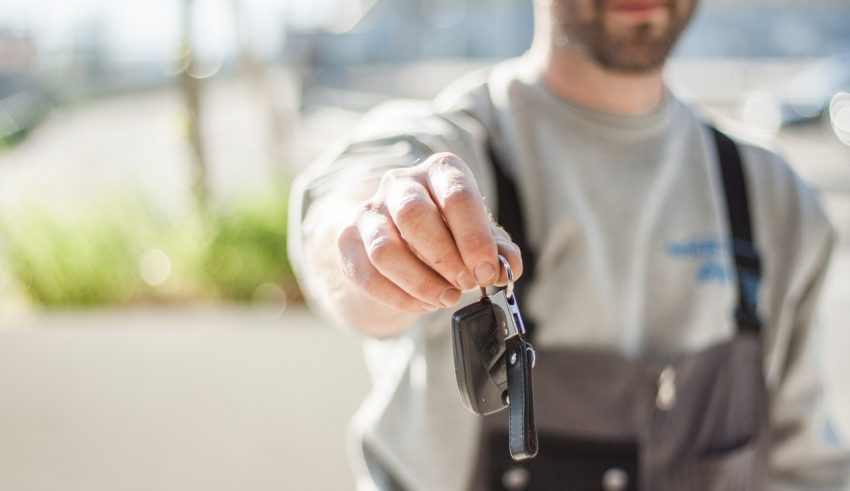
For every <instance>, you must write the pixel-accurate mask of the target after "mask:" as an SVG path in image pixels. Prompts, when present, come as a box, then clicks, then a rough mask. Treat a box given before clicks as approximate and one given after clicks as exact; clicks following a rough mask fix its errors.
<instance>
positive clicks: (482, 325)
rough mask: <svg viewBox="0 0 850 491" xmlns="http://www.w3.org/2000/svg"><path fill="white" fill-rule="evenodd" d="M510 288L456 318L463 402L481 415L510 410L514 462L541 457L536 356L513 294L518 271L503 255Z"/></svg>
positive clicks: (456, 359) (455, 340) (457, 364)
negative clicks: (534, 381) (535, 393)
mask: <svg viewBox="0 0 850 491" xmlns="http://www.w3.org/2000/svg"><path fill="white" fill-rule="evenodd" d="M499 259H500V260H501V262H502V265H503V267H504V268H505V273H506V275H507V278H508V286H507V287H506V288H502V289H499V290H497V291H496V292H495V293H493V294H487V292H486V291H485V290H484V289H482V295H481V298H480V299H479V300H478V301H477V302H475V303H473V304H472V305H468V306H466V307H464V308H462V309H460V310H458V311H457V312H455V313H454V315H452V345H453V350H454V362H455V376H456V377H457V385H458V389H460V396H461V400H462V401H463V403H464V404H465V405H466V407H467V408H469V409H470V410H471V411H472V412H474V413H476V414H479V415H482V416H484V415H487V414H492V413H495V412H497V411H500V410H502V409H504V408H506V407H510V417H509V425H508V426H509V428H508V433H509V442H508V448H509V450H510V453H511V457H513V459H514V460H523V459H528V458H531V457H534V456H535V455H537V428H536V426H535V423H534V396H533V384H532V369H533V367H534V362H535V356H536V355H535V352H534V348H532V346H531V343H529V342H528V341H527V340H526V339H525V334H526V330H525V325H524V323H523V321H522V315H521V314H520V311H519V305H518V303H517V299H516V296H515V295H514V292H513V290H514V284H513V273H512V272H511V268H510V265H509V264H508V261H507V260H506V259H505V258H503V257H501V256H499Z"/></svg>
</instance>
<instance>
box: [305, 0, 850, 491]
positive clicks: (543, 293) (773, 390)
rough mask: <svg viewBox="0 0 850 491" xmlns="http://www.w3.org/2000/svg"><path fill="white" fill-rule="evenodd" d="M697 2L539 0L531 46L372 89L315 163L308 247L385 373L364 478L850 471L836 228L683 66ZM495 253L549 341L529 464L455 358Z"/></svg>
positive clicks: (348, 322) (784, 477)
mask: <svg viewBox="0 0 850 491" xmlns="http://www.w3.org/2000/svg"><path fill="white" fill-rule="evenodd" d="M695 3H696V0H548V1H546V0H539V1H538V2H537V3H535V15H536V21H535V37H534V42H533V45H532V47H531V49H530V50H529V51H528V52H527V53H526V54H525V55H524V56H522V57H520V58H518V59H513V60H507V61H504V62H502V63H499V64H497V65H496V66H494V67H492V68H490V69H487V70H484V71H481V72H477V73H473V74H470V75H469V76H467V77H464V78H463V79H461V80H460V81H458V82H456V83H454V84H452V85H451V86H450V87H448V88H447V89H445V91H444V92H443V93H442V94H441V95H440V96H439V97H438V98H437V99H436V100H434V101H433V102H432V103H429V104H414V103H393V104H388V105H385V106H383V107H380V108H377V109H375V110H374V111H372V112H371V113H370V114H369V115H368V116H367V117H366V118H365V119H364V121H363V122H362V124H361V125H360V126H359V127H358V128H357V129H356V130H355V131H354V132H353V134H352V135H350V137H349V138H348V139H347V140H346V141H345V142H343V144H342V145H340V146H339V148H336V149H334V150H333V151H331V152H329V154H328V155H326V156H325V157H324V158H322V159H320V161H318V162H316V163H315V164H314V165H313V166H312V167H311V168H310V169H309V170H308V171H307V172H305V173H304V174H303V175H302V176H300V177H299V179H298V180H297V182H296V184H295V188H294V191H293V201H292V217H291V220H290V224H291V225H290V226H291V227H292V230H291V233H290V238H291V239H290V253H291V255H292V262H293V265H294V266H295V268H296V273H297V274H298V277H299V280H300V281H301V284H302V287H303V288H304V290H305V291H306V293H307V294H308V298H309V299H311V302H312V305H313V306H315V307H316V308H318V309H321V310H322V311H323V312H325V313H327V314H328V315H329V316H330V317H331V318H332V319H334V320H335V321H336V322H338V323H339V324H341V325H344V326H347V327H349V328H351V329H353V330H355V331H359V332H360V333H362V334H363V335H364V343H365V345H366V350H365V352H366V355H367V361H368V362H369V364H370V369H371V370H370V373H371V374H372V375H373V377H374V381H373V382H374V385H373V390H372V391H371V393H370V394H369V396H368V398H367V400H366V401H365V402H364V403H363V405H362V407H361V409H360V410H359V412H358V414H357V415H356V416H355V418H354V420H353V421H352V426H351V428H352V441H353V443H354V445H352V448H353V449H354V450H355V451H354V452H353V454H354V462H355V470H356V475H357V476H358V483H357V484H358V487H359V489H364V490H365V489H372V490H374V489H382V490H386V489H410V490H441V491H444V490H460V489H482V490H494V489H508V490H519V489H533V490H547V489H557V490H565V489H566V490H584V489H606V490H625V489H643V490H651V491H658V490H703V489H704V490H737V489H771V490H778V489H789V490H790V489H795V490H809V489H843V488H844V487H846V486H847V473H848V469H849V468H850V464H848V453H847V449H846V446H845V445H844V444H843V443H842V441H841V440H840V439H839V437H838V435H837V434H836V432H835V431H834V430H833V428H832V426H830V424H829V422H828V418H827V417H826V414H825V412H824V400H823V396H822V393H821V390H820V378H819V377H820V376H819V374H818V372H817V368H816V367H817V364H818V363H817V362H818V360H817V357H818V352H817V349H816V346H815V341H814V339H815V335H814V323H813V317H814V312H815V305H816V303H817V299H818V294H819V291H820V287H821V284H822V282H823V278H824V275H825V272H826V270H827V265H828V262H829V257H830V251H831V249H832V245H833V241H834V232H833V229H832V228H831V226H830V224H829V223H828V221H827V218H826V217H825V215H824V213H823V211H822V209H821V207H820V205H819V204H818V202H817V199H816V194H815V193H814V192H813V191H812V190H811V189H809V188H808V187H807V186H806V185H805V184H804V183H803V182H802V181H801V180H800V179H799V178H798V177H797V176H796V175H795V174H794V173H793V172H792V171H791V169H790V168H789V166H788V165H787V163H786V162H784V161H783V160H782V159H781V158H780V157H778V156H777V155H775V154H774V153H771V152H770V151H768V150H766V149H764V148H761V147H758V146H756V145H753V144H750V143H746V142H744V141H741V140H740V139H738V138H734V139H732V138H729V137H728V136H726V135H725V134H724V133H721V132H720V131H718V130H716V129H715V128H713V127H712V126H711V125H710V124H709V123H707V122H705V121H703V120H702V119H701V118H700V116H698V115H697V113H696V112H695V111H694V110H693V109H692V108H691V107H689V106H688V105H687V104H685V103H683V102H682V101H681V100H679V99H678V98H677V97H676V96H675V95H674V94H672V93H671V91H670V90H669V89H668V88H667V86H666V85H665V82H664V77H663V67H664V63H665V60H666V59H667V57H668V55H669V54H670V51H671V49H672V48H673V46H674V44H675V42H676V40H677V39H678V37H679V35H680V34H681V32H682V31H683V29H684V28H685V26H686V25H687V23H688V21H689V19H690V18H691V14H692V13H693V11H694V8H695ZM491 212H492V213H493V214H495V216H493V215H492V214H491ZM503 226H504V228H503ZM505 229H507V230H505ZM498 255H502V256H503V257H504V258H506V259H507V261H508V263H509V264H510V267H511V269H512V270H513V273H514V275H515V276H517V277H518V276H519V275H522V274H523V272H524V273H525V274H524V277H523V278H521V279H520V280H519V281H518V285H519V284H522V285H524V288H523V291H522V295H521V296H520V299H521V302H522V303H523V309H524V313H525V315H526V316H527V318H528V319H529V320H531V321H533V323H534V329H533V331H532V332H531V333H530V334H531V336H532V338H533V342H534V345H535V347H537V352H538V354H537V364H536V367H535V369H534V383H535V401H534V404H535V407H536V411H537V428H538V431H539V449H540V450H539V454H538V456H537V457H536V458H534V459H530V460H526V461H523V462H519V463H517V462H513V461H511V460H510V458H509V457H508V455H507V450H506V448H505V447H506V445H505V443H506V441H507V436H506V423H505V420H504V419H503V418H500V417H498V416H487V417H484V418H481V417H478V416H476V415H474V414H472V413H470V412H468V411H467V410H466V409H465V408H464V407H463V406H462V404H461V403H460V398H459V397H458V393H457V385H456V380H455V373H454V370H453V358H452V339H451V332H450V326H451V320H450V316H451V313H452V311H453V310H455V309H456V308H457V307H458V306H459V305H460V304H465V303H467V302H473V301H475V298H476V292H477V290H478V288H479V287H486V286H491V285H494V284H497V285H498V284H504V283H505V281H506V276H505V274H504V270H503V268H502V267H501V266H500V263H499V259H498ZM464 292H469V293H468V294H464ZM341 383H344V382H341Z"/></svg>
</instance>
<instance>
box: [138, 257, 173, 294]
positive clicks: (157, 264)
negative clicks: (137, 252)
mask: <svg viewBox="0 0 850 491" xmlns="http://www.w3.org/2000/svg"><path fill="white" fill-rule="evenodd" d="M139 273H140V274H141V275H142V279H143V280H144V281H145V283H147V284H148V285H150V286H160V285H162V284H164V283H165V282H166V281H168V278H169V277H170V276H171V260H170V259H169V258H168V255H167V254H166V253H164V252H163V251H161V250H159V249H151V250H149V251H146V252H145V253H144V254H142V257H141V258H140V259H139Z"/></svg>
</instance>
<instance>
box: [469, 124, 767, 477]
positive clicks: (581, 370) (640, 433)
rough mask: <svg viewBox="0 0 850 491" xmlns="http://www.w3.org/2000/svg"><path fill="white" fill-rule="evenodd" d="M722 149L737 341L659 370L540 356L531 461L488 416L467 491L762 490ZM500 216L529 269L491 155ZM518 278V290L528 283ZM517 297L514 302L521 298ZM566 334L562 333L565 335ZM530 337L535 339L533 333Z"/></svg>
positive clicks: (737, 168)
mask: <svg viewBox="0 0 850 491" xmlns="http://www.w3.org/2000/svg"><path fill="white" fill-rule="evenodd" d="M712 132H713V134H714V138H715V141H716V144H717V149H718V157H719V158H718V163H719V166H720V170H721V175H722V179H723V187H724V192H725V198H726V207H727V211H728V216H729V223H730V229H731V230H730V236H731V239H732V240H731V242H730V243H731V244H732V245H733V246H732V247H731V249H732V253H733V256H734V264H735V272H736V277H737V290H738V304H737V308H736V310H735V312H734V313H730V315H734V316H735V322H736V325H737V332H736V335H735V336H734V337H733V338H732V339H731V340H728V341H725V342H722V343H718V344H715V345H712V346H709V347H707V348H705V349H703V350H701V351H696V352H688V353H682V354H681V355H679V356H675V357H673V358H671V359H669V360H665V361H664V362H659V361H650V360H632V359H627V358H625V357H623V356H621V355H619V354H618V353H614V352H604V351H589V350H584V349H565V348H556V349H546V348H545V347H543V348H542V349H538V350H537V353H538V355H537V365H536V367H535V369H534V385H535V387H534V398H535V401H534V405H535V411H536V419H537V429H538V435H539V449H540V450H539V453H538V456H537V457H536V458H534V459H530V460H526V461H522V462H514V461H513V460H511V458H510V456H509V455H508V452H507V451H506V442H507V440H508V434H507V430H506V429H507V414H506V413H507V412H506V411H502V412H500V413H497V414H494V415H491V416H487V417H485V418H484V423H483V425H482V433H481V439H480V444H479V445H480V448H479V452H478V461H477V464H476V467H475V469H474V471H473V477H472V479H471V481H470V489H472V490H482V491H483V490H487V491H493V490H508V491H518V490H563V491H573V490H575V491H585V490H604V491H623V490H635V489H641V490H644V491H667V490H671V491H672V490H677V491H702V490H705V491H715V490H716V491H721V490H722V491H737V490H758V489H763V488H764V486H765V483H764V481H765V475H766V469H767V449H768V440H767V438H768V405H767V394H766V388H765V379H764V375H763V368H762V367H763V364H762V346H761V339H760V331H761V322H760V320H759V318H758V315H757V308H756V298H757V291H758V284H759V281H760V276H761V271H760V270H761V268H760V261H759V257H758V255H757V253H756V250H755V247H754V246H753V239H752V227H751V224H750V213H749V206H748V203H747V194H746V183H745V180H744V175H743V169H742V167H741V162H740V156H739V154H738V149H737V147H736V145H735V144H734V142H732V141H731V140H730V139H729V138H728V137H726V136H725V135H723V134H722V133H720V132H719V131H717V130H716V129H712ZM490 154H491V160H492V161H493V167H494V169H495V173H496V177H497V179H496V181H497V185H498V193H499V210H498V218H499V223H501V224H502V225H503V226H504V227H505V229H506V230H507V231H508V232H509V233H510V234H511V236H512V237H513V239H514V241H515V242H516V243H517V244H518V245H519V246H520V248H521V249H522V251H523V254H524V255H525V256H526V263H527V264H529V265H533V264H534V259H533V255H532V254H529V252H533V251H531V250H530V249H529V248H528V243H527V240H526V238H525V237H526V234H525V230H524V227H523V226H522V211H521V206H520V200H519V197H518V194H517V192H516V188H515V186H514V184H513V183H512V182H511V180H510V179H509V178H508V177H507V176H506V175H505V173H504V172H503V170H502V169H501V168H500V163H499V162H498V158H497V156H496V153H495V152H494V151H493V149H492V146H491V151H490ZM532 271H533V268H531V267H529V268H526V275H525V277H524V278H523V281H522V282H520V283H519V284H518V285H517V286H518V288H519V287H523V286H526V285H528V284H529V283H530V282H531V278H530V277H529V276H530V275H529V273H530V272H532ZM519 296H520V298H523V297H522V292H520V293H519ZM564 328H568V326H564ZM532 335H533V333H532ZM532 339H533V338H532Z"/></svg>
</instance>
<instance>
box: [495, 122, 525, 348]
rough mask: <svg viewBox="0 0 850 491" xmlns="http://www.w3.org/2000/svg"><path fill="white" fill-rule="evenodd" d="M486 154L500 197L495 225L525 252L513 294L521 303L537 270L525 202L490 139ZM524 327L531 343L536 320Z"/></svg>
mask: <svg viewBox="0 0 850 491" xmlns="http://www.w3.org/2000/svg"><path fill="white" fill-rule="evenodd" d="M487 153H488V154H489V157H490V162H491V163H492V164H493V165H492V167H493V172H494V174H495V177H496V193H497V194H496V195H497V196H498V197H499V199H498V204H497V207H496V221H497V222H498V223H499V225H501V226H502V228H504V229H505V230H506V231H507V232H508V234H509V235H510V236H511V240H512V241H513V242H514V244H516V245H517V246H519V250H520V251H522V265H523V272H522V281H519V282H517V284H516V286H515V288H514V290H515V291H516V294H517V297H518V298H519V301H520V302H522V301H523V300H524V299H525V298H526V297H525V292H527V291H528V288H526V287H527V286H528V285H530V284H531V282H532V281H533V280H534V270H535V269H536V266H537V254H535V252H534V249H533V248H532V247H531V244H529V242H528V235H527V234H526V230H525V223H524V222H523V216H525V214H524V213H523V207H522V200H520V198H519V193H518V192H517V188H516V185H515V184H514V180H513V179H511V178H510V177H508V175H507V174H505V168H504V167H503V165H504V164H503V161H502V159H501V158H500V156H499V153H498V152H497V151H496V149H495V147H494V146H493V142H492V141H491V140H489V139H488V142H487ZM523 321H524V322H523V324H525V330H526V339H528V340H530V339H532V335H533V334H534V319H531V318H530V317H528V315H527V314H526V315H525V316H524V318H523Z"/></svg>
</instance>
